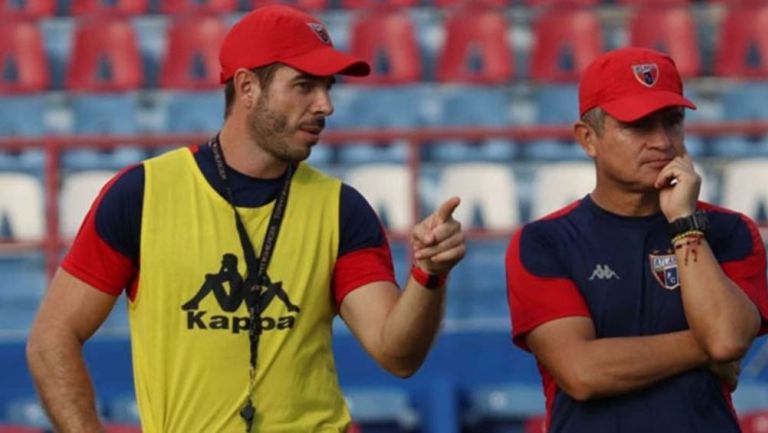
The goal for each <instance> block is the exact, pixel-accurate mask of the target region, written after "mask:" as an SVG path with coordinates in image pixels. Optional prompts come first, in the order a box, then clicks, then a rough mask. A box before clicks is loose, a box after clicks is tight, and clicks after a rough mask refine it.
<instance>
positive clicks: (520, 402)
mask: <svg viewBox="0 0 768 433" xmlns="http://www.w3.org/2000/svg"><path fill="white" fill-rule="evenodd" d="M545 411H546V406H545V398H544V390H543V389H542V388H541V385H539V384H518V383H507V384H498V385H486V386H481V387H478V388H476V389H473V390H472V391H471V392H470V393H469V410H468V414H467V417H468V419H469V421H470V423H471V424H493V423H494V422H499V421H518V422H520V423H521V424H522V422H523V421H524V420H526V419H528V418H531V417H533V416H536V415H541V414H543V413H544V412H545Z"/></svg>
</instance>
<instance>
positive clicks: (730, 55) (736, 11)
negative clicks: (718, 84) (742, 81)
mask: <svg viewBox="0 0 768 433" xmlns="http://www.w3.org/2000/svg"><path fill="white" fill-rule="evenodd" d="M766 26H768V5H762V6H744V7H734V8H731V9H730V10H729V11H728V14H727V15H726V17H725V19H724V20H723V21H722V23H721V25H720V37H719V38H718V40H717V47H716V52H715V74H717V75H720V76H726V77H741V78H746V77H754V78H765V77H766V75H768V32H766V31H765V29H766V28H768V27H766Z"/></svg>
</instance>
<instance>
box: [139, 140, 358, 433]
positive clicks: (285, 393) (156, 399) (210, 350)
mask: <svg viewBox="0 0 768 433" xmlns="http://www.w3.org/2000/svg"><path fill="white" fill-rule="evenodd" d="M144 167H145V176H146V183H145V189H144V208H143V214H142V230H141V254H140V262H141V263H140V274H139V283H138V292H137V296H136V299H135V300H134V301H133V302H132V303H131V305H130V308H129V311H130V313H129V314H130V326H131V334H132V348H133V365H134V375H135V382H136V395H137V401H138V404H139V411H140V414H141V420H142V429H143V431H144V433H157V432H163V433H181V432H183V433H194V432H201V433H217V432H226V433H230V432H243V431H244V430H245V424H244V422H243V420H242V419H241V418H240V416H239V410H240V408H241V406H242V404H243V402H244V401H245V397H246V393H247V390H248V384H249V376H248V368H249V342H248V330H247V328H248V325H247V322H248V312H247V308H246V306H245V302H242V303H240V305H239V306H237V305H233V306H232V308H230V310H231V311H232V312H227V311H225V309H226V308H223V307H222V305H220V303H219V302H218V300H217V298H216V296H215V295H214V293H213V292H210V293H208V294H207V296H205V297H203V298H202V299H201V300H200V301H199V303H198V305H197V309H190V310H186V311H185V310H183V309H182V305H187V303H188V302H190V301H191V300H193V299H194V297H195V296H196V294H198V292H199V291H200V290H201V288H202V287H203V286H204V284H205V283H206V282H208V284H212V285H213V286H215V285H217V284H219V285H223V288H224V289H225V290H226V294H231V291H230V285H229V283H228V282H222V281H223V280H226V278H222V277H221V274H220V271H222V263H223V262H227V260H232V258H233V257H232V256H229V258H228V259H224V257H225V254H233V255H234V256H236V257H237V271H238V273H239V275H241V276H243V277H244V276H245V274H246V268H247V266H246V263H245V259H244V257H243V250H242V247H241V245H240V241H239V238H238V236H237V229H236V227H235V222H234V215H233V212H232V208H231V206H230V205H229V203H228V202H227V201H226V200H225V199H224V198H223V197H221V196H220V195H218V194H217V193H216V191H215V190H214V189H213V188H212V187H211V186H210V184H209V183H208V182H207V181H206V179H205V177H204V176H203V174H202V172H201V171H200V169H199V168H198V166H197V164H196V162H195V160H194V156H193V154H192V153H191V152H190V151H189V149H180V150H177V151H173V152H170V153H167V154H165V155H163V156H160V157H157V158H154V159H150V160H148V161H146V162H145V164H144ZM340 188H341V183H340V182H339V181H338V180H337V179H334V178H331V177H328V176H326V175H323V174H321V173H320V172H318V171H316V170H314V169H312V168H311V167H309V166H307V165H305V164H301V165H300V166H299V168H298V169H297V171H296V173H295V175H294V177H293V181H292V184H291V190H290V196H289V200H288V205H287V209H286V215H285V217H284V220H283V224H282V227H281V229H280V233H279V236H278V241H277V245H276V247H275V251H274V254H273V256H272V260H271V263H270V266H269V270H268V276H269V278H270V279H271V281H272V282H273V283H278V282H280V283H282V288H283V289H284V290H285V293H286V294H287V296H288V298H289V301H290V303H291V304H293V305H296V306H298V307H299V308H300V311H299V312H291V311H289V309H288V305H287V304H286V303H285V302H283V301H281V299H279V298H278V297H274V298H273V299H272V301H271V302H270V303H269V304H268V305H267V307H266V308H265V310H264V311H263V313H262V327H263V328H264V331H263V332H262V334H261V341H260V344H259V355H258V369H257V379H256V388H255V392H254V396H253V397H254V402H255V405H256V413H257V417H256V423H255V425H254V429H253V431H255V432H259V433H283V432H284V433H296V432H322V433H325V432H334V433H338V432H343V431H345V430H346V428H347V426H348V424H349V422H350V417H349V413H348V410H347V408H346V405H345V404H344V400H343V397H342V394H341V391H340V389H339V386H338V381H337V377H336V367H335V365H334V361H333V354H332V351H331V321H332V319H333V316H334V314H335V311H334V307H333V303H332V296H331V289H330V284H331V277H332V269H333V265H334V262H335V260H336V255H337V252H338V243H339V234H338V226H339V192H340ZM273 204H274V202H271V203H269V204H267V205H265V206H262V207H259V208H239V209H238V210H239V212H240V215H241V216H242V218H243V221H244V223H245V225H246V227H247V230H248V232H249V234H250V236H251V241H252V243H253V244H254V248H255V249H256V251H257V253H258V254H260V252H261V244H262V241H263V239H264V233H265V231H266V227H267V224H268V221H269V216H270V214H271V211H272V208H273ZM231 275H233V274H230V276H231ZM187 307H189V308H192V306H189V305H187ZM203 328H205V329H203Z"/></svg>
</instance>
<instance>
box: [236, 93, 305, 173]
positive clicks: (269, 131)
mask: <svg viewBox="0 0 768 433" xmlns="http://www.w3.org/2000/svg"><path fill="white" fill-rule="evenodd" d="M268 102H269V99H268V97H267V95H266V94H265V93H262V94H261V95H260V96H259V98H258V99H257V100H256V106H255V107H253V109H251V110H250V111H249V112H248V134H249V135H250V138H251V140H253V141H254V142H255V143H256V144H257V145H258V146H259V147H261V148H262V149H263V150H264V151H265V152H267V153H269V154H270V155H271V156H273V157H274V158H275V159H277V160H279V161H282V162H285V163H290V164H293V163H297V162H301V161H303V160H305V159H307V157H308V156H309V152H308V151H306V152H304V151H301V149H299V150H294V151H292V149H291V146H290V144H289V142H288V140H289V137H288V133H289V129H290V128H289V126H288V118H287V117H286V116H284V115H282V114H278V113H276V112H274V111H272V110H270V109H269V107H268V106H267V105H268Z"/></svg>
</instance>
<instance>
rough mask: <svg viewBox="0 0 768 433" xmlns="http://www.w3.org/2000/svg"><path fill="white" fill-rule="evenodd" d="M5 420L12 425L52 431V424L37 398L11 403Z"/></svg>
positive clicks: (16, 400)
mask: <svg viewBox="0 0 768 433" xmlns="http://www.w3.org/2000/svg"><path fill="white" fill-rule="evenodd" d="M5 420H6V421H7V422H9V423H11V424H17V425H24V426H30V427H40V428H43V429H46V430H50V429H51V422H50V421H49V420H48V416H47V415H46V414H45V411H44V410H43V407H42V405H41V404H40V402H38V400H37V398H34V397H26V398H18V399H14V400H13V401H11V402H9V403H8V404H7V405H6V409H5Z"/></svg>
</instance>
